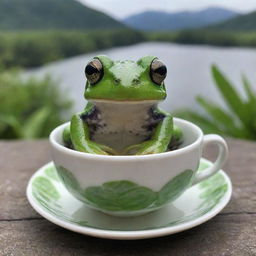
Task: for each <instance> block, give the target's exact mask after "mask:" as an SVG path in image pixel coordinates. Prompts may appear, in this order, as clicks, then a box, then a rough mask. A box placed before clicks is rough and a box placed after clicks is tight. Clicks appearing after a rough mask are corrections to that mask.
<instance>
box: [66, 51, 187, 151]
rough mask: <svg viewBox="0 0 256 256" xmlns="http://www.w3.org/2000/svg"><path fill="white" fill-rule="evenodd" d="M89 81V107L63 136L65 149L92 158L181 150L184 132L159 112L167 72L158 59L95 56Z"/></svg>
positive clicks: (88, 74) (74, 118) (87, 94)
mask: <svg viewBox="0 0 256 256" xmlns="http://www.w3.org/2000/svg"><path fill="white" fill-rule="evenodd" d="M85 75H86V77H87V83H86V89H85V93H84V96H85V98H86V99H87V100H88V103H87V106H86V108H85V110H84V111H83V112H82V113H78V114H75V115H74V116H73V117H72V120H71V125H70V127H69V128H67V129H66V130H65V131H64V133H63V140H64V142H65V145H66V146H68V147H70V148H73V149H75V150H77V151H81V152H86V153H91V154H104V155H108V154H110V155H131V154H135V155H145V154H155V153H162V152H165V151H167V150H172V149H175V148H176V147H177V146H178V145H179V144H180V142H181V140H182V132H181V130H180V129H179V128H178V127H175V126H173V118H172V116H171V115H170V114H169V113H167V112H165V111H163V110H160V109H159V108H158V106H157V105H158V103H159V102H160V101H162V100H164V99H165V98H166V90H165V84H164V79H165V78H166V75H167V68H166V66H165V65H164V64H163V63H162V62H161V61H160V60H158V59H157V58H156V57H153V56H146V57H143V58H141V59H139V60H138V61H137V62H134V61H130V60H126V61H113V60H111V59H110V58H108V57H107V56H102V55H101V56H97V57H95V58H93V59H92V60H91V61H90V62H89V63H88V64H87V66H86V68H85Z"/></svg>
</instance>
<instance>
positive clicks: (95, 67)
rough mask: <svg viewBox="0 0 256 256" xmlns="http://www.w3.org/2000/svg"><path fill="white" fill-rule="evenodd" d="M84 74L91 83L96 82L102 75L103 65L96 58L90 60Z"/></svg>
mask: <svg viewBox="0 0 256 256" xmlns="http://www.w3.org/2000/svg"><path fill="white" fill-rule="evenodd" d="M85 76H86V78H87V80H88V81H89V83H90V84H91V85H94V84H96V83H98V82H99V81H100V80H101V78H102V77H103V66H102V64H101V62H100V61H99V60H98V59H93V60H91V61H90V62H89V63H88V64H87V66H86V67H85Z"/></svg>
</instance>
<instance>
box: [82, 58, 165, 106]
mask: <svg viewBox="0 0 256 256" xmlns="http://www.w3.org/2000/svg"><path fill="white" fill-rule="evenodd" d="M85 75H86V78H87V82H86V88H85V93H84V96H85V98H86V99H87V100H89V101H119V102H122V101H125V102H130V101H131V102H133V101H136V102H137V101H161V100H164V99H165V98H166V90H165V85H164V79H165V77H166V75H167V68H166V66H165V65H164V64H163V63H162V62H161V61H160V60H158V59H157V58H156V57H153V56H145V57H143V58H141V59H139V60H138V61H137V62H135V61H130V60H125V61H113V60H111V59H110V58H108V57H107V56H103V55H100V56H96V57H95V58H93V59H92V60H91V61H90V62H89V63H88V64H87V66H86V67H85Z"/></svg>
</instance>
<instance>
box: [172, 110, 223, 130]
mask: <svg viewBox="0 0 256 256" xmlns="http://www.w3.org/2000/svg"><path fill="white" fill-rule="evenodd" d="M174 116H177V117H179V118H183V119H186V120H188V121H190V122H192V123H195V124H197V125H198V126H199V127H200V128H201V129H202V130H203V131H204V132H205V133H206V134H209V133H218V134H223V131H222V130H221V129H220V128H219V127H218V126H217V125H216V123H215V122H214V121H211V120H209V119H208V118H206V117H204V116H202V115H200V114H198V113H196V112H193V111H190V110H184V111H182V112H177V113H175V114H174Z"/></svg>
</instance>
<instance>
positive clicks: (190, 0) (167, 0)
mask: <svg viewBox="0 0 256 256" xmlns="http://www.w3.org/2000/svg"><path fill="white" fill-rule="evenodd" d="M79 1H82V2H84V3H86V4H87V5H89V6H91V7H94V8H97V9H100V10H102V11H104V12H107V13H109V14H111V15H112V16H114V17H116V18H123V17H126V16H128V15H130V14H134V13H138V12H141V11H144V10H152V9H153V10H165V11H180V10H198V9H203V8H206V7H209V6H220V7H226V8H230V9H233V10H238V11H241V12H249V11H252V10H256V0H79Z"/></svg>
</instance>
